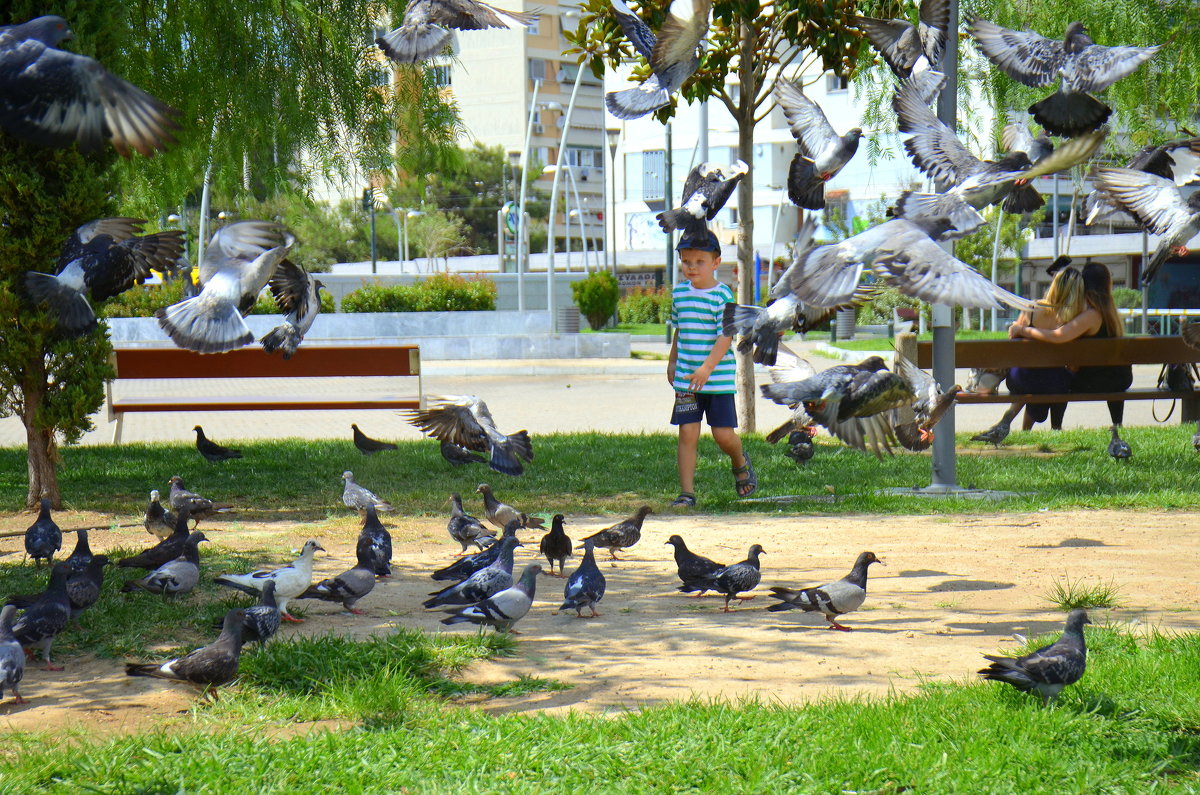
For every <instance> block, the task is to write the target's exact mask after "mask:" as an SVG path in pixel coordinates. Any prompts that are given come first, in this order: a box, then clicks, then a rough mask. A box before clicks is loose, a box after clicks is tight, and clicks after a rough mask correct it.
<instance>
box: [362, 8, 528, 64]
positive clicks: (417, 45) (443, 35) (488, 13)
mask: <svg viewBox="0 0 1200 795" xmlns="http://www.w3.org/2000/svg"><path fill="white" fill-rule="evenodd" d="M505 17H508V19H511V20H512V22H514V23H516V25H519V26H523V27H528V26H529V25H532V24H533V23H534V22H536V21H537V18H538V15H537V14H533V13H519V12H516V11H506V10H505V9H503V8H497V7H496V6H490V5H488V4H487V3H484V2H481V1H480V0H413V1H412V2H411V3H409V4H408V5H407V6H406V7H405V9H404V20H403V22H401V24H400V27H398V28H396V29H395V30H393V31H392V32H391V33H388V34H386V35H384V36H380V37H379V38H377V39H375V43H376V44H377V45H379V49H381V50H383V54H384V55H386V56H387V57H388V58H391V59H392V60H393V61H395V62H396V63H404V64H415V63H419V62H421V61H425V60H428V59H430V58H432V57H434V56H435V55H437V54H438V53H440V52H441V51H442V50H444V49H446V48H447V47H452V46H453V45H454V31H455V30H486V29H488V28H513V27H515V26H514V25H513V24H511V23H510V22H508V21H507V20H505V19H504V18H505Z"/></svg>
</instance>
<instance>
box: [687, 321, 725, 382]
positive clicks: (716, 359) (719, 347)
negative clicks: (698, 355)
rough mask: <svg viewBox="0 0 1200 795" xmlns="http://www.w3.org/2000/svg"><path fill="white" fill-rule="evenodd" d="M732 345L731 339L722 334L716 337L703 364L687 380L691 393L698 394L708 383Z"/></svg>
mask: <svg viewBox="0 0 1200 795" xmlns="http://www.w3.org/2000/svg"><path fill="white" fill-rule="evenodd" d="M732 344H733V337H726V336H725V335H724V334H718V335H717V341H716V342H714V343H713V349H712V350H711V351H709V354H708V356H707V357H705V359H704V364H702V365H700V366H699V367H698V368H696V372H694V373H692V376H691V378H689V379H688V385H689V386H690V387H691V388H692V391H693V392H699V391H700V390H701V389H703V388H704V385H705V384H706V383H708V378H709V376H711V375H712V373H713V370H715V369H717V365H718V364H720V363H721V359H722V357H724V356H725V354H726V353H727V352H728V351H729V346H730V345H732Z"/></svg>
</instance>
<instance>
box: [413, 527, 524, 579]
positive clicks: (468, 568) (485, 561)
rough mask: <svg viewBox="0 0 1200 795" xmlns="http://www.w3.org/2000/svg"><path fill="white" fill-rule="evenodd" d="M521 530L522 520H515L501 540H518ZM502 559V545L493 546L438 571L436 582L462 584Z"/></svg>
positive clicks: (435, 576) (434, 575)
mask: <svg viewBox="0 0 1200 795" xmlns="http://www.w3.org/2000/svg"><path fill="white" fill-rule="evenodd" d="M520 529H521V520H520V519H514V520H512V521H511V522H509V523H508V525H507V526H506V527H505V528H504V533H503V534H502V535H501V536H500V538H501V540H503V539H505V538H512V539H516V537H517V531H518V530H520ZM498 557H500V545H499V544H498V543H497V544H492V545H491V546H490V547H488V548H486V549H484V550H483V551H482V552H476V553H475V554H474V555H467V556H465V557H461V558H459V559H458V560H456V561H454V562H453V563H451V564H450V565H449V566H446V567H445V568H441V569H438V570H437V571H435V572H434V573H433V574H432V575H430V576H431V577H432V578H433V579H434V580H438V581H442V580H453V581H454V582H462V581H463V580H465V579H467V578H468V577H470V576H471V575H472V574H474V573H475V572H477V571H479V570H481V569H485V568H487V567H488V566H490V565H492V563H494V562H495V561H496V558H498Z"/></svg>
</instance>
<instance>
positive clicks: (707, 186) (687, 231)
mask: <svg viewBox="0 0 1200 795" xmlns="http://www.w3.org/2000/svg"><path fill="white" fill-rule="evenodd" d="M749 170H750V169H749V167H748V166H747V165H746V164H745V163H743V162H742V161H741V160H739V161H737V162H736V163H734V164H733V165H732V166H725V167H721V166H718V165H716V164H714V163H701V164H700V165H698V166H696V167H695V168H693V169H692V170H691V172H690V173H689V174H688V175H687V179H686V180H684V183H683V203H682V204H680V206H679V207H677V208H675V209H672V210H667V211H665V212H661V213H659V214H658V216H657V217H658V225H659V226H660V227H662V230H663V231H664V232H674V231H676V230H680V231H682V232H683V235H684V237H690V236H700V237H703V236H704V233H705V232H707V231H708V222H709V221H711V220H712V219H714V218H716V217H717V213H719V212H720V211H721V209H722V208H723V207H724V206H725V203H726V202H727V201H729V197H730V196H732V195H733V192H734V190H735V189H736V188H737V185H738V183H739V182H741V181H742V177H744V176H746V172H747V171H749Z"/></svg>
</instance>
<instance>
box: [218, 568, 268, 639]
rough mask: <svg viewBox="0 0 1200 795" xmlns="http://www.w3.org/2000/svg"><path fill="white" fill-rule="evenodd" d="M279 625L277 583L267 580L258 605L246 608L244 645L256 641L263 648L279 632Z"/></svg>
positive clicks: (243, 633) (243, 624)
mask: <svg viewBox="0 0 1200 795" xmlns="http://www.w3.org/2000/svg"><path fill="white" fill-rule="evenodd" d="M279 623H280V617H279V606H278V605H277V604H276V603H275V581H274V580H267V581H266V582H265V583H263V588H262V593H261V594H260V595H259V599H258V604H256V605H254V606H253V607H247V608H246V618H245V621H244V622H243V623H242V643H250V642H251V641H256V642H257V643H258V645H259V647H260V648H261V647H262V646H264V645H266V642H267V641H268V640H270V639H271V638H272V637H274V636H275V633H276V632H278V631H279ZM218 626H219V624H218Z"/></svg>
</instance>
